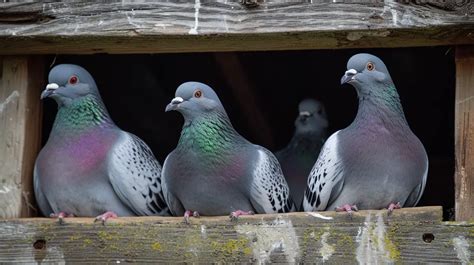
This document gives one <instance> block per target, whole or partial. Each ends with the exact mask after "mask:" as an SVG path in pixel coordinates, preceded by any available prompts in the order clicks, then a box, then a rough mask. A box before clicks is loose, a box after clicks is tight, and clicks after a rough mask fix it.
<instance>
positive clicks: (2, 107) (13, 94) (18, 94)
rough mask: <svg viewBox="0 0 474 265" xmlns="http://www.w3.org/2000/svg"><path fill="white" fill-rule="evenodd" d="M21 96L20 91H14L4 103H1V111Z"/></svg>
mask: <svg viewBox="0 0 474 265" xmlns="http://www.w3.org/2000/svg"><path fill="white" fill-rule="evenodd" d="M19 96H20V93H18V91H16V90H15V91H13V92H12V93H11V94H10V95H9V96H8V97H7V98H6V99H5V101H4V102H3V103H0V113H2V112H3V110H4V109H5V108H6V106H7V105H8V103H10V102H12V101H13V100H14V99H15V98H18V97H19Z"/></svg>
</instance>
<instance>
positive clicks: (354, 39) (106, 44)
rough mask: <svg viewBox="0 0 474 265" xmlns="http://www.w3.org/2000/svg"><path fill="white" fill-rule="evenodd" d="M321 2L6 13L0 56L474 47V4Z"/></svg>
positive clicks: (33, 5) (20, 8) (28, 8)
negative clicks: (441, 46) (456, 45)
mask: <svg viewBox="0 0 474 265" xmlns="http://www.w3.org/2000/svg"><path fill="white" fill-rule="evenodd" d="M314 2H317V3H306V2H303V1H302V2H297V3H295V2H281V1H265V2H263V3H261V4H259V5H257V7H255V8H247V7H245V6H243V5H240V4H239V3H238V2H237V1H225V2H222V1H221V2H208V1H206V2H205V3H204V1H203V3H201V2H200V1H198V0H196V2H195V3H190V2H180V3H176V2H163V1H160V2H151V1H143V2H136V1H120V2H114V3H110V2H107V3H105V2H100V3H90V2H81V1H70V2H52V3H38V2H30V3H20V4H12V3H9V4H0V51H1V52H0V53H3V54H19V53H20V54H21V53H25V51H27V52H28V53H30V54H45V53H46V54H51V53H62V54H67V53H76V54H88V53H160V52H167V53H170V52H203V51H237V50H242V51H244V50H291V49H324V48H354V47H360V48H368V47H407V46H426V45H429V46H434V45H453V44H472V43H474V33H473V32H474V16H472V12H473V10H472V4H471V3H470V1H464V2H463V3H461V4H458V5H455V7H454V8H439V6H436V5H415V4H404V3H399V2H396V1H383V2H377V1H376V2H374V1H358V2H356V1H343V2H341V1H337V3H333V2H331V3H321V2H320V1H314ZM354 2H355V3H354ZM446 2H452V1H446ZM441 5H442V4H441Z"/></svg>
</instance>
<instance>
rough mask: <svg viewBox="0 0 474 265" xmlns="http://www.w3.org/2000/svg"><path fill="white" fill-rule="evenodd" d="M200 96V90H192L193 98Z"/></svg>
mask: <svg viewBox="0 0 474 265" xmlns="http://www.w3.org/2000/svg"><path fill="white" fill-rule="evenodd" d="M201 96H202V92H201V90H199V89H198V90H196V91H194V97H195V98H200V97H201Z"/></svg>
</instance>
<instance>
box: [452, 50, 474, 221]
mask: <svg viewBox="0 0 474 265" xmlns="http://www.w3.org/2000/svg"><path fill="white" fill-rule="evenodd" d="M455 122H456V125H455V152H456V153H455V154H456V156H455V159H456V164H455V165H456V173H455V187H456V220H458V221H466V220H474V46H465V47H457V48H456V106H455Z"/></svg>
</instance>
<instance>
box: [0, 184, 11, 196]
mask: <svg viewBox="0 0 474 265" xmlns="http://www.w3.org/2000/svg"><path fill="white" fill-rule="evenodd" d="M10 191H11V189H10V188H9V187H8V186H3V187H2V188H0V193H4V194H6V193H9V192H10Z"/></svg>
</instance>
